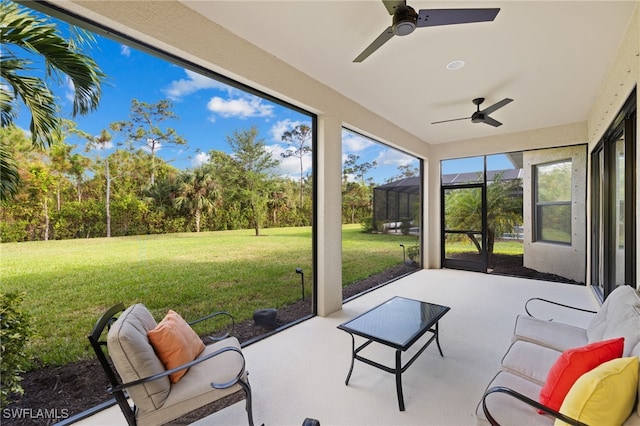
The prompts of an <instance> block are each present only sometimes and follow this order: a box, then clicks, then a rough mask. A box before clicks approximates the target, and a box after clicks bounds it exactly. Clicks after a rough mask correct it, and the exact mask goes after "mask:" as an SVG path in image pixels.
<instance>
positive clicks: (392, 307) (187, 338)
mask: <svg viewBox="0 0 640 426" xmlns="http://www.w3.org/2000/svg"><path fill="white" fill-rule="evenodd" d="M534 303H551V304H553V305H558V306H560V307H562V308H567V309H577V310H580V311H584V312H589V313H591V314H593V318H592V320H591V322H590V323H589V325H588V327H587V328H586V329H585V328H580V327H576V326H573V325H570V324H564V323H560V322H557V321H552V320H546V319H540V318H536V317H534V316H532V315H531V314H529V309H530V306H529V305H530V304H534ZM449 310H450V308H449V307H447V306H441V305H437V304H433V303H428V302H423V301H419V300H413V299H407V298H403V297H393V298H391V299H389V300H388V301H386V302H384V303H382V304H380V305H378V306H376V307H374V308H372V309H370V310H368V311H366V312H364V313H362V314H360V315H359V316H357V317H355V318H353V319H351V320H349V321H346V322H344V323H343V324H340V325H339V326H338V329H340V330H343V331H345V332H347V333H349V334H350V336H351V339H352V348H351V365H350V368H349V372H348V374H347V378H346V380H345V384H346V385H348V383H349V379H350V378H351V374H352V372H353V369H354V363H355V361H360V362H363V363H366V364H368V365H371V366H373V367H376V368H378V369H381V370H383V371H386V372H388V373H391V374H394V375H395V378H396V393H397V399H398V408H399V410H400V411H404V410H405V405H404V397H403V390H402V374H403V373H404V372H405V371H406V370H407V369H408V368H409V367H410V366H411V365H412V364H413V363H414V361H415V360H416V359H417V358H418V357H419V356H420V355H421V354H422V353H423V352H424V351H425V350H426V349H427V347H428V346H429V345H430V344H431V343H432V342H434V341H435V342H436V345H437V347H438V351H439V353H440V355H441V356H443V353H442V349H441V347H440V342H439V334H438V333H439V329H438V321H439V320H440V319H442V317H443V316H444V315H445V314H446V313H447V312H448V311H449ZM525 310H526V311H527V314H529V315H528V316H527V315H519V316H518V317H517V318H516V323H515V327H514V334H513V337H512V344H511V346H510V347H509V349H508V350H507V353H506V354H505V355H504V357H503V359H502V363H501V368H500V371H499V372H498V373H497V374H496V376H495V377H494V378H493V379H492V380H491V382H490V383H489V385H488V386H487V390H486V391H485V393H484V395H483V396H482V399H481V401H480V402H479V403H478V406H477V408H476V418H477V420H478V423H479V424H483V423H487V422H488V423H490V424H492V425H499V424H540V425H545V424H552V423H554V421H556V419H558V421H560V422H564V424H571V425H584V424H589V425H595V424H598V425H600V424H602V425H605V424H606V425H609V424H611V425H614V424H615V425H620V424H624V425H625V426H630V425H640V390H639V380H638V374H639V372H638V370H639V366H638V359H639V357H640V295H639V294H638V292H637V291H636V290H635V289H633V288H632V287H630V286H621V287H619V288H617V289H616V290H614V291H613V292H612V293H611V294H610V295H609V297H608V298H607V299H606V301H605V302H604V304H603V305H602V307H601V309H600V310H599V311H597V312H595V311H589V310H586V309H581V308H574V307H571V306H568V305H563V304H559V303H556V302H552V301H549V300H545V299H539V298H534V299H530V300H529V301H528V302H527V304H525ZM220 315H223V316H228V317H229V318H230V319H231V323H232V324H231V327H230V330H229V332H226V333H224V334H222V335H219V336H208V338H207V339H205V341H206V343H209V344H206V345H205V344H204V343H203V340H201V337H199V336H198V335H197V334H196V333H195V332H194V331H193V330H192V329H191V325H192V324H194V323H197V322H201V321H203V320H207V319H211V318H215V317H218V316H220ZM194 323H186V322H185V321H184V320H183V319H182V317H180V316H179V315H178V314H176V313H175V312H173V311H169V313H168V314H167V316H165V318H164V319H163V320H162V321H161V322H160V323H156V321H155V320H154V318H153V316H152V315H151V313H150V312H149V311H148V310H147V308H145V307H144V305H142V304H136V305H133V306H131V307H129V308H127V309H126V310H125V309H124V306H123V305H122V304H118V305H116V306H114V307H112V308H111V309H109V310H108V311H107V312H105V313H104V314H103V315H102V316H101V317H100V319H99V320H98V322H97V323H96V325H95V327H94V329H93V331H92V332H91V334H90V335H89V340H90V342H91V345H92V347H93V348H94V350H95V352H96V354H97V357H98V360H99V361H100V363H101V365H102V366H103V368H104V370H105V373H106V375H107V377H108V378H109V381H110V383H111V386H112V387H111V389H110V392H111V393H112V394H113V395H114V397H115V399H116V401H117V403H118V404H119V405H120V408H121V410H122V412H123V414H124V416H125V418H126V419H127V422H128V423H129V424H130V425H136V424H140V425H144V424H150V425H155V424H163V423H166V422H170V421H171V420H174V419H177V418H179V417H181V416H183V415H185V414H187V413H189V412H191V411H193V410H195V409H197V408H200V407H202V406H204V405H207V404H210V403H212V402H214V401H217V400H219V399H221V398H224V397H225V396H228V395H230V394H232V393H235V392H237V391H239V390H242V391H243V392H244V395H245V397H246V411H247V416H248V423H249V425H251V426H252V425H253V416H252V408H251V387H250V385H249V381H248V373H247V371H246V370H245V359H244V356H243V354H242V350H241V347H240V344H239V342H238V340H237V339H236V338H235V337H229V334H230V332H231V331H232V330H233V318H232V317H231V316H230V315H229V314H228V313H225V312H216V313H214V314H211V315H209V316H207V317H205V318H203V319H200V320H198V321H196V322H194ZM427 333H430V336H429V337H428V338H427V339H426V340H425V339H423V336H425V334H427ZM105 334H106V340H102V339H103V337H104V336H105ZM356 336H357V337H358V338H359V339H362V338H364V339H365V342H364V343H362V344H360V345H359V346H356ZM418 342H420V343H419V344H420V346H419V347H418V348H417V350H416V349H415V348H414V349H412V347H413V346H414V345H416V344H417V343H418ZM373 343H375V344H379V345H383V346H386V347H390V348H392V349H395V364H394V365H393V366H388V365H383V364H381V363H379V362H377V361H374V360H372V359H370V358H367V357H365V356H364V355H363V354H362V353H361V351H363V350H364V349H365V348H367V347H368V346H369V345H371V344H373ZM105 349H107V351H105ZM409 349H412V355H411V358H410V359H409V360H404V362H403V359H402V355H403V354H404V353H405V352H407V351H408V350H409ZM107 353H108V355H109V356H110V357H111V360H112V363H113V366H114V367H115V370H114V369H113V368H112V366H111V363H110V362H109V360H108V358H107ZM129 398H130V399H131V401H132V402H133V404H134V405H133V406H132V405H131V404H130V402H129ZM311 421H313V422H312V423H310V422H311ZM305 424H313V425H316V426H317V425H319V422H318V421H317V420H314V419H306V420H305ZM556 424H559V423H556ZM560 424H563V423H560Z"/></svg>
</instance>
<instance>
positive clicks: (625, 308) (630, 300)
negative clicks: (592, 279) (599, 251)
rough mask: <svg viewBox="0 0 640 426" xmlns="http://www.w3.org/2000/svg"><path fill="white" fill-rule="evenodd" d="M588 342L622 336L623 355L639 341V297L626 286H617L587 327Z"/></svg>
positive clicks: (627, 354) (633, 290) (629, 352)
mask: <svg viewBox="0 0 640 426" xmlns="http://www.w3.org/2000/svg"><path fill="white" fill-rule="evenodd" d="M587 337H588V338H589V342H598V341H602V340H609V339H613V338H615V337H624V340H625V342H624V351H623V356H625V357H626V356H629V355H630V354H631V351H632V350H633V348H634V347H635V345H637V344H638V342H640V297H639V296H638V292H637V291H636V290H635V289H634V288H632V287H630V286H628V285H623V286H620V287H617V288H616V289H615V290H614V291H612V292H611V294H610V295H609V297H607V299H606V300H605V301H604V303H603V304H602V308H601V309H600V311H598V313H597V314H596V315H595V317H594V318H593V320H592V321H591V323H590V324H589V327H588V328H587Z"/></svg>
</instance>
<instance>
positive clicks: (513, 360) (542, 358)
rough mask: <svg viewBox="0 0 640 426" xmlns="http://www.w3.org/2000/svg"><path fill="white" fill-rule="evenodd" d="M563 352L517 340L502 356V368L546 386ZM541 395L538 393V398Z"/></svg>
mask: <svg viewBox="0 0 640 426" xmlns="http://www.w3.org/2000/svg"><path fill="white" fill-rule="evenodd" d="M560 355H562V352H560V351H556V350H555V349H551V348H547V347H544V346H540V345H536V344H535V343H531V342H523V341H521V340H518V341H515V342H513V343H512V344H511V347H510V348H509V350H508V351H507V353H506V354H505V355H504V357H503V358H502V370H503V371H509V372H510V373H513V374H516V375H518V376H521V377H523V378H525V379H527V380H530V381H532V382H534V383H536V384H538V385H540V386H544V384H545V382H546V380H547V376H548V375H549V370H551V367H553V364H555V363H556V361H557V360H558V358H560ZM538 396H539V395H536V397H535V398H536V399H537V398H538Z"/></svg>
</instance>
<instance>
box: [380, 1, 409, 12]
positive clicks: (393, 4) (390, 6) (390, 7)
mask: <svg viewBox="0 0 640 426" xmlns="http://www.w3.org/2000/svg"><path fill="white" fill-rule="evenodd" d="M382 3H384V7H386V8H387V11H388V12H389V15H393V14H394V13H396V9H397V8H398V6H406V5H407V2H406V1H405V0H382Z"/></svg>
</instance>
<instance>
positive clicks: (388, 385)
mask: <svg viewBox="0 0 640 426" xmlns="http://www.w3.org/2000/svg"><path fill="white" fill-rule="evenodd" d="M396 295H398V296H403V297H408V298H413V299H418V300H423V301H427V302H432V303H437V304H441V305H446V306H449V307H451V310H450V311H449V312H448V313H447V314H446V315H445V316H444V317H443V318H442V320H441V321H440V343H441V346H442V350H443V352H444V357H440V355H439V353H438V349H437V347H436V345H432V346H429V347H428V348H427V350H426V351H425V352H424V353H423V354H422V355H421V356H420V357H419V358H418V359H417V360H416V362H415V363H414V364H413V365H412V366H411V367H410V368H409V369H408V370H407V371H406V372H405V373H404V374H403V389H404V398H405V405H406V411H404V412H400V411H399V410H398V401H397V398H396V391H395V378H394V376H393V375H392V374H388V373H386V372H383V371H381V370H378V369H375V368H373V367H371V366H368V365H366V364H363V363H358V362H356V364H355V367H354V371H353V374H352V376H351V380H350V382H349V385H348V386H345V383H344V381H345V378H346V374H347V372H348V369H349V365H350V351H351V338H350V336H349V335H348V334H347V333H345V332H344V331H341V330H338V329H337V328H336V327H337V326H338V325H339V324H341V323H342V322H344V321H347V320H349V319H351V318H353V317H355V316H357V315H359V314H360V313H362V312H364V311H366V310H368V309H370V308H372V307H374V306H376V305H377V304H379V303H382V302H384V301H385V300H387V299H389V298H391V297H393V296H396ZM531 297H544V298H548V299H553V300H556V301H559V302H561V303H566V304H570V305H574V306H581V307H586V308H589V309H596V308H597V307H598V303H597V301H596V299H595V297H594V296H593V294H592V291H591V289H590V288H588V287H584V286H577V285H570V284H559V283H551V282H546V281H537V280H529V279H522V278H512V277H505V276H495V275H487V274H480V273H474V272H464V271H454V270H442V269H441V270H422V271H419V272H416V273H414V274H412V275H410V276H407V277H405V278H402V279H400V280H398V281H395V282H393V283H391V284H389V285H386V286H384V287H382V288H380V289H378V290H376V291H373V292H370V293H368V294H365V295H363V296H361V297H359V298H357V299H355V300H352V301H350V302H348V303H346V304H344V306H343V309H342V310H341V311H339V312H337V313H335V314H333V315H331V316H329V317H325V318H321V317H314V318H312V319H310V320H307V321H305V322H303V323H301V324H299V325H297V326H294V327H291V328H289V329H287V330H284V331H282V332H280V333H278V334H276V335H274V336H271V337H269V338H266V339H264V340H262V341H260V342H257V343H254V344H252V345H250V346H248V347H246V348H244V353H245V356H246V359H247V368H248V370H249V372H250V381H251V386H252V389H253V395H254V403H253V412H254V420H255V423H256V425H260V424H265V425H301V424H302V422H303V420H304V419H305V418H307V417H308V418H314V419H317V420H319V421H320V423H321V424H322V425H468V424H474V423H475V414H474V413H475V409H476V405H477V403H478V401H479V399H480V397H481V395H482V393H483V392H484V390H485V387H486V385H487V384H488V383H489V381H490V380H491V378H492V377H493V376H494V375H495V374H496V372H497V371H498V368H499V365H500V360H501V358H502V355H503V354H504V353H505V352H506V349H507V348H508V346H509V344H510V338H511V333H512V331H513V324H514V321H515V317H516V315H518V314H523V313H524V303H525V301H526V300H527V299H529V298H531ZM548 309H549V308H546V307H542V306H541V307H540V308H539V309H538V312H539V313H541V314H549V315H551V316H552V317H553V318H554V320H557V321H563V322H570V323H572V324H576V325H579V326H586V324H587V322H588V320H589V316H588V314H569V313H564V315H562V314H559V313H558V312H555V311H554V313H553V314H551V313H550V312H549V311H548ZM356 343H357V341H356ZM419 346H420V345H415V347H419ZM366 351H367V352H366V354H367V356H370V357H373V358H374V359H376V360H378V361H380V362H382V363H384V364H387V365H393V363H394V351H393V350H392V349H390V348H386V347H383V346H381V345H371V346H369V347H368V348H367V349H366ZM409 357H410V351H409V353H408V354H407V356H406V357H403V359H408V358H409ZM76 424H77V425H82V426H93V425H110V426H115V425H125V424H126V422H125V420H124V417H123V416H122V414H121V412H120V410H119V408H118V407H117V406H114V407H111V408H109V409H107V410H104V411H102V412H100V413H98V414H96V415H94V416H92V417H90V418H87V419H85V420H83V421H81V422H78V423H76ZM194 424H195V425H200V426H202V425H246V424H247V416H246V413H245V404H244V401H242V402H240V403H237V404H234V405H232V406H230V407H228V408H225V409H223V410H221V411H219V412H217V413H214V414H212V415H210V416H208V417H206V418H204V419H201V420H199V421H197V422H196V423H194Z"/></svg>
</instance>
